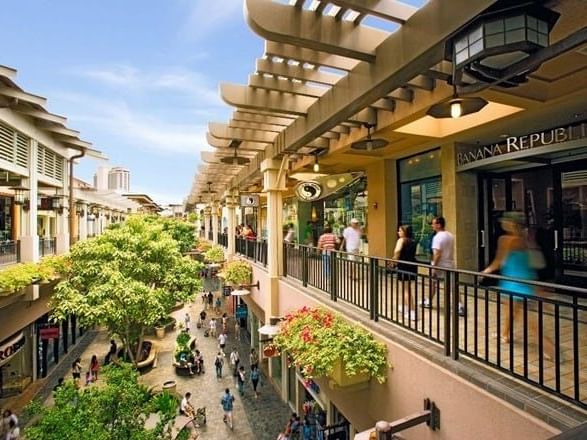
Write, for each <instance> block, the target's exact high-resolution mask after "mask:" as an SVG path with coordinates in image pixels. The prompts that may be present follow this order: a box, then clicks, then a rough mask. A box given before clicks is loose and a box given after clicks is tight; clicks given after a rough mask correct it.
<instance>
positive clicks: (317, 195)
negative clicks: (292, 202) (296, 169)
mask: <svg viewBox="0 0 587 440" xmlns="http://www.w3.org/2000/svg"><path fill="white" fill-rule="evenodd" d="M362 175H363V174H362V173H344V174H332V175H329V176H321V177H317V178H315V179H313V180H309V181H306V182H300V183H298V184H297V185H296V187H295V190H294V192H295V194H296V197H297V198H298V200H300V201H302V202H313V201H315V200H320V199H323V198H325V197H328V196H329V195H331V194H333V193H335V192H337V191H340V190H341V189H343V188H345V187H348V186H350V185H352V184H353V183H355V182H356V181H357V180H358V179H360V178H361V176H362Z"/></svg>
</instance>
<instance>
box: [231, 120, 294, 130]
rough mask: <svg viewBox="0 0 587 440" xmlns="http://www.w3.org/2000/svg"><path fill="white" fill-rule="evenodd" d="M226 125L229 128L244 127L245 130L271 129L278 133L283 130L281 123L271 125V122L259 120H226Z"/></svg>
mask: <svg viewBox="0 0 587 440" xmlns="http://www.w3.org/2000/svg"><path fill="white" fill-rule="evenodd" d="M228 126H229V127H231V128H244V129H247V130H259V131H271V132H275V133H279V132H280V131H281V130H283V126H282V125H273V124H266V123H260V122H244V121H234V120H232V119H231V120H230V121H228Z"/></svg>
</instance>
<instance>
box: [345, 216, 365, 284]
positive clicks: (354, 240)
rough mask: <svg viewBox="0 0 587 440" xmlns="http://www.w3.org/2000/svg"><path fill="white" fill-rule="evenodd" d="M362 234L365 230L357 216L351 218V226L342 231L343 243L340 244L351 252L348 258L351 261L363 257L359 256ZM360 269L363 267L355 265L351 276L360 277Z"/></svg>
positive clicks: (355, 278)
mask: <svg viewBox="0 0 587 440" xmlns="http://www.w3.org/2000/svg"><path fill="white" fill-rule="evenodd" d="M362 235H363V231H362V230H361V225H360V223H359V220H357V219H356V218H353V219H351V223H350V224H349V226H347V227H346V228H344V231H342V243H341V245H340V248H341V249H343V250H345V251H346V252H348V253H349V255H348V259H349V260H351V261H357V262H359V261H360V259H361V257H359V256H358V254H359V252H360V250H361V236H362ZM355 264H358V263H355ZM355 264H353V265H355ZM360 269H361V268H356V267H354V268H353V269H352V270H351V274H352V275H351V276H352V278H353V279H354V280H357V279H358V274H359V273H360Z"/></svg>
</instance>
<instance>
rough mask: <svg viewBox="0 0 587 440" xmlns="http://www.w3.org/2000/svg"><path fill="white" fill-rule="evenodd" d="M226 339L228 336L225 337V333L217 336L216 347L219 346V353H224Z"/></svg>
mask: <svg viewBox="0 0 587 440" xmlns="http://www.w3.org/2000/svg"><path fill="white" fill-rule="evenodd" d="M227 339H228V336H226V333H225V332H222V333H220V335H219V336H218V345H220V351H222V353H224V347H226V340H227Z"/></svg>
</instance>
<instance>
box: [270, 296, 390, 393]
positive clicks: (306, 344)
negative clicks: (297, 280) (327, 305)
mask: <svg viewBox="0 0 587 440" xmlns="http://www.w3.org/2000/svg"><path fill="white" fill-rule="evenodd" d="M273 342H274V344H275V345H276V346H277V348H278V349H279V350H281V351H285V352H287V353H288V355H289V356H291V358H292V359H293V363H294V364H295V365H296V366H298V367H300V369H301V371H302V374H304V376H305V377H317V376H329V377H330V378H331V379H333V380H334V381H335V382H336V383H337V384H338V385H340V386H348V385H353V384H355V383H359V382H365V381H368V380H369V378H370V377H374V378H375V379H377V381H378V382H379V383H383V382H384V381H385V379H386V375H387V369H388V364H387V348H386V346H385V344H383V343H381V342H378V341H376V340H375V338H374V337H373V335H372V334H370V333H369V332H367V331H366V330H364V329H362V328H361V327H359V326H356V325H351V324H349V323H347V322H346V321H345V320H344V319H343V318H342V317H341V316H340V315H337V314H334V313H332V312H330V311H327V310H325V309H322V308H308V307H304V308H302V309H300V310H298V311H296V312H294V313H291V314H288V315H287V316H286V317H285V320H284V321H283V322H282V324H281V331H280V333H279V334H278V335H277V336H276V337H275V339H274V340H273Z"/></svg>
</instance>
